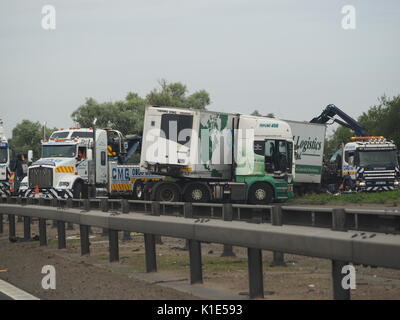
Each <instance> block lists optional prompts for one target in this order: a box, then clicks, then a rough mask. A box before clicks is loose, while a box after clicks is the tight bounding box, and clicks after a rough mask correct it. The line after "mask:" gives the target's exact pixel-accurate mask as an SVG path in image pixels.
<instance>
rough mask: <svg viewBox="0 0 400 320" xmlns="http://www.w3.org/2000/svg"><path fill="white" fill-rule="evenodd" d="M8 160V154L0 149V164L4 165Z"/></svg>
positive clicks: (4, 149) (5, 150)
mask: <svg viewBox="0 0 400 320" xmlns="http://www.w3.org/2000/svg"><path fill="white" fill-rule="evenodd" d="M7 158H8V152H7V149H6V148H1V149H0V163H6V162H7V160H8V159H7Z"/></svg>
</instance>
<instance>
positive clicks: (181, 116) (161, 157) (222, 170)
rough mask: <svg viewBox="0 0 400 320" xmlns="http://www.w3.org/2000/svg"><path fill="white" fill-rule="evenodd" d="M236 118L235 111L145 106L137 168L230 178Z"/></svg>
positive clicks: (203, 176)
mask: <svg viewBox="0 0 400 320" xmlns="http://www.w3.org/2000/svg"><path fill="white" fill-rule="evenodd" d="M237 119H238V115H234V114H227V113H219V112H218V113H217V112H212V111H206V110H196V109H182V108H171V107H147V108H146V112H145V119H144V129H143V132H144V134H143V138H142V139H143V143H142V151H141V159H140V163H141V169H142V170H144V171H158V172H160V173H162V174H165V175H170V176H182V177H187V178H193V179H194V178H196V179H213V180H230V179H231V178H232V175H233V172H232V170H233V168H232V161H233V160H232V159H233V144H232V141H233V137H232V135H233V129H235V125H236V123H237ZM193 134H195V138H194V137H192V135H193ZM204 142H206V143H204ZM149 168H152V169H149Z"/></svg>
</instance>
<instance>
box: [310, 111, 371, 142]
mask: <svg viewBox="0 0 400 320" xmlns="http://www.w3.org/2000/svg"><path fill="white" fill-rule="evenodd" d="M335 116H338V117H340V118H341V119H342V120H339V119H336V118H334V117H335ZM329 120H333V121H334V122H336V123H339V124H340V125H342V126H344V127H347V128H349V129H352V130H353V131H354V132H355V134H356V136H364V135H365V132H364V128H363V127H362V126H361V125H360V124H359V123H358V122H357V121H356V120H354V119H353V118H352V117H350V116H349V115H348V114H347V113H345V112H343V111H342V110H340V109H339V108H338V107H336V106H335V105H333V104H329V105H328V106H326V108H325V109H324V110H323V111H322V113H321V114H320V115H319V116H318V117H315V118H313V119H312V120H311V121H310V122H311V123H327V122H328V121H329Z"/></svg>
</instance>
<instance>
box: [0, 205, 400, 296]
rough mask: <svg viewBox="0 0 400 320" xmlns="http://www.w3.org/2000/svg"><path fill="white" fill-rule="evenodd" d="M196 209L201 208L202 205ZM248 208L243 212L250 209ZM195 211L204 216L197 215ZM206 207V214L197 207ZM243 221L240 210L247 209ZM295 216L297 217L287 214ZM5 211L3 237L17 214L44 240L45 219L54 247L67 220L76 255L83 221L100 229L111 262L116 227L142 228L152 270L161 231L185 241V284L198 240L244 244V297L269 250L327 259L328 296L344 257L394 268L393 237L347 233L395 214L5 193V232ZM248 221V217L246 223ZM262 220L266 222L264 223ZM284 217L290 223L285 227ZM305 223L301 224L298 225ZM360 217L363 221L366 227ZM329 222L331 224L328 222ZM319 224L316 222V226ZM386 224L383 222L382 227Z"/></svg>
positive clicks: (84, 242)
mask: <svg viewBox="0 0 400 320" xmlns="http://www.w3.org/2000/svg"><path fill="white" fill-rule="evenodd" d="M201 208H203V209H204V208H206V210H207V211H203V210H202V209H201ZM249 210H250V211H249ZM199 212H200V214H204V217H209V218H201V219H200V218H199ZM204 212H205V213H204ZM248 212H250V213H251V214H250V216H248V217H246V219H244V220H246V222H247V223H246V222H244V221H236V219H239V220H243V215H246V214H248ZM289 212H291V214H292V215H296V214H298V215H299V216H298V217H295V218H293V217H291V216H290V215H289ZM4 215H7V217H8V232H9V237H15V236H16V228H15V224H16V222H15V218H16V216H22V217H23V226H24V228H23V230H24V238H26V239H28V238H30V237H31V219H32V217H37V218H38V219H39V241H40V244H41V245H46V244H47V235H46V220H53V221H55V224H54V225H55V226H56V227H57V233H58V237H57V238H58V248H60V249H62V248H65V247H66V245H67V243H66V236H65V232H66V224H67V229H68V226H70V225H71V224H78V225H79V230H80V241H81V254H82V255H85V254H89V253H90V242H89V234H90V227H91V226H93V227H100V228H103V231H104V233H105V234H106V235H107V236H108V238H109V250H110V261H111V262H112V261H118V259H119V249H118V232H120V231H122V232H124V234H125V233H127V234H130V232H132V231H133V232H140V233H143V234H144V242H145V259H146V271H147V272H155V271H156V270H157V260H156V246H155V244H156V243H157V241H159V237H160V236H168V237H174V238H183V239H186V240H187V247H188V251H189V261H190V282H191V283H192V284H194V283H201V282H202V279H203V275H202V262H201V243H202V242H211V243H220V244H223V245H224V253H227V254H228V255H229V253H232V246H240V247H245V248H247V252H248V275H249V296H250V297H251V298H256V297H263V295H264V289H263V285H264V281H263V266H262V255H261V253H262V250H270V251H273V252H274V260H276V261H275V262H277V263H279V262H281V263H283V253H292V254H298V255H304V256H311V257H318V258H324V259H330V260H331V261H332V281H333V296H334V298H335V299H349V298H350V292H349V290H346V289H343V288H342V287H341V285H340V284H341V281H342V279H343V276H344V275H343V274H342V273H341V271H342V267H343V266H344V265H346V264H348V263H350V262H351V263H355V264H363V265H372V266H381V267H389V268H397V269H400V255H398V252H399V249H400V241H399V236H398V235H391V234H387V232H384V233H373V234H367V233H366V232H358V231H350V230H349V225H351V223H348V220H349V218H350V220H352V221H354V226H353V227H354V228H357V227H360V225H363V224H365V223H366V222H365V221H367V220H364V219H365V217H369V218H367V219H372V221H374V220H373V219H381V217H385V218H386V219H388V220H387V221H391V223H388V225H391V228H393V229H394V230H395V231H396V230H397V227H398V225H394V226H393V221H395V222H396V223H397V222H398V220H397V219H398V213H396V212H387V211H385V210H381V211H379V212H376V211H371V210H370V211H359V210H354V209H352V210H348V211H345V210H344V209H342V208H332V209H330V208H311V209H310V208H305V207H291V206H283V207H282V206H248V205H238V204H230V203H224V204H211V205H209V204H192V203H162V202H151V201H136V200H135V201H133V200H129V201H128V200H126V199H122V200H121V199H92V200H87V199H85V200H75V199H68V200H45V199H21V198H8V199H7V200H6V201H2V202H1V203H0V232H3V231H4V226H3V223H4ZM248 222H251V223H248ZM265 222H269V223H265ZM288 223H290V224H292V225H288ZM305 223H306V225H302V224H305ZM369 223H371V221H370V222H367V223H366V224H367V227H370V224H369ZM329 225H330V227H328V226H329ZM321 226H322V227H321ZM383 229H384V230H386V227H384V228H383Z"/></svg>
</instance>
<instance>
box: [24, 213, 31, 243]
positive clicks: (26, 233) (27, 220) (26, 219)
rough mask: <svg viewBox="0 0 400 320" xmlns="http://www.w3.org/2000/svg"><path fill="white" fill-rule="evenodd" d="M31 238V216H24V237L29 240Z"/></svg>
mask: <svg viewBox="0 0 400 320" xmlns="http://www.w3.org/2000/svg"><path fill="white" fill-rule="evenodd" d="M30 238H31V217H26V216H25V217H24V239H25V240H29V239H30Z"/></svg>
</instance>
